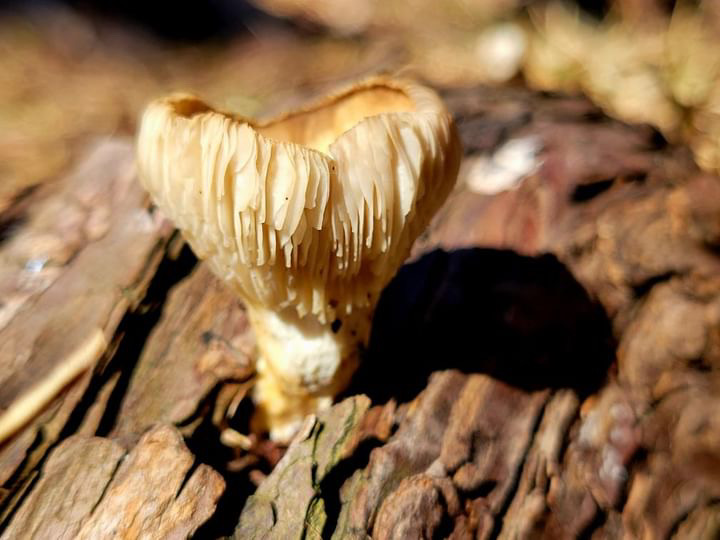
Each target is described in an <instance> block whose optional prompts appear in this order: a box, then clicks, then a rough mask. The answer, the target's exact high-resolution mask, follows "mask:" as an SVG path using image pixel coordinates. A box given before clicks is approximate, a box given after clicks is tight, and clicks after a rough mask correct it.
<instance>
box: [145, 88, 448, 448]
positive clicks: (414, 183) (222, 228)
mask: <svg viewBox="0 0 720 540" xmlns="http://www.w3.org/2000/svg"><path fill="white" fill-rule="evenodd" d="M461 153H462V152H461V147H460V142H459V139H458V136H457V132H456V130H455V126H454V124H453V120H452V117H451V115H450V114H449V113H448V112H447V110H446V109H445V106H444V105H443V103H442V101H441V99H440V98H439V97H438V95H437V94H436V93H435V92H434V91H432V90H430V89H429V88H426V87H424V86H421V85H419V84H417V83H415V82H411V81H409V80H403V79H393V78H389V77H380V76H378V77H373V78H371V79H368V80H365V81H363V82H360V83H358V84H355V85H354V86H351V87H349V88H346V89H345V90H343V91H341V92H339V93H336V94H333V95H331V96H330V97H327V98H325V99H323V100H321V101H319V102H317V103H315V104H313V105H311V106H309V107H306V108H303V109H300V110H298V111H295V112H290V113H286V114H284V115H282V116H280V117H279V118H276V119H273V120H269V121H266V122H256V121H254V120H250V119H246V118H242V117H239V116H236V115H233V114H228V113H223V112H218V111H216V110H214V109H212V108H211V107H210V106H209V105H207V104H205V103H203V102H202V101H200V100H199V99H197V98H195V97H193V96H190V95H184V94H182V95H177V94H176V95H172V96H170V97H166V98H163V99H159V100H157V101H155V102H153V103H151V104H150V105H149V106H148V108H147V110H146V111H145V113H144V115H143V118H142V123H141V127H140V132H139V135H138V166H139V172H140V178H141V181H142V183H143V185H144V186H145V188H146V189H147V190H148V191H149V192H150V194H151V196H152V198H153V199H154V201H155V203H156V204H157V206H158V207H159V208H160V209H161V210H162V212H163V213H165V214H166V215H167V216H169V217H170V218H172V219H173V220H174V222H175V224H176V225H177V227H178V228H179V229H180V230H181V231H182V233H183V235H184V236H185V238H186V239H187V241H188V242H189V244H190V246H191V247H192V249H193V250H194V251H195V253H196V254H197V256H198V257H199V258H200V259H205V260H206V261H207V262H208V263H209V264H210V267H211V268H212V270H213V271H214V272H215V274H216V275H217V276H219V277H220V278H221V279H223V280H225V281H226V282H227V283H228V284H229V285H230V286H231V287H232V288H233V289H234V290H235V291H236V292H237V294H238V295H239V296H240V298H241V299H242V301H243V302H244V304H245V306H246V308H247V312H248V315H249V319H250V321H251V324H252V327H253V329H254V331H255V335H256V341H257V349H258V358H257V359H256V368H257V373H258V381H257V384H256V386H255V389H254V394H253V398H254V400H255V403H256V404H257V408H258V414H259V416H258V417H257V418H260V419H261V420H262V421H263V423H264V426H265V427H266V428H268V429H269V430H270V435H271V437H272V438H273V439H275V440H287V439H288V438H289V437H290V436H291V435H292V434H293V433H294V432H295V431H296V429H297V428H298V426H299V424H300V422H301V421H302V419H303V417H304V416H305V415H307V414H308V413H312V412H315V411H317V410H319V409H322V408H325V407H327V406H329V405H330V404H331V402H332V398H333V396H334V395H336V394H337V393H338V392H339V391H341V390H342V389H343V387H344V386H345V385H346V384H347V383H348V381H349V379H350V376H351V375H352V373H353V371H354V369H355V367H356V366H357V364H358V362H359V355H360V351H361V349H362V348H363V347H364V346H365V345H366V344H367V341H368V338H369V333H370V325H371V319H372V314H373V310H374V308H375V305H376V303H377V300H378V297H379V295H380V292H381V291H382V289H383V287H384V286H385V285H386V284H387V283H388V281H389V280H390V279H391V278H392V277H393V276H394V274H395V272H396V271H397V269H398V268H399V266H400V265H401V264H402V262H403V261H404V259H405V258H406V257H407V256H408V253H409V252H410V248H411V246H412V243H413V242H414V240H415V238H416V237H417V236H418V235H419V234H420V233H421V232H422V231H423V229H424V228H425V227H426V226H427V225H428V223H429V221H430V219H431V217H432V216H433V214H434V213H435V211H436V210H437V209H438V208H439V207H440V205H441V204H442V203H443V202H444V200H445V199H446V197H447V195H448V193H449V192H450V190H451V189H452V187H453V185H454V183H455V179H456V176H457V171H458V167H459V162H460V156H461Z"/></svg>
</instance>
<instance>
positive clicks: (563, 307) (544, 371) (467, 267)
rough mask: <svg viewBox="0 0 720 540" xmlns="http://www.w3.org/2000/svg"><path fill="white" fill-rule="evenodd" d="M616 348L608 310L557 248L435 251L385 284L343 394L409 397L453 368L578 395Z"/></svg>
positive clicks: (598, 380) (603, 372)
mask: <svg viewBox="0 0 720 540" xmlns="http://www.w3.org/2000/svg"><path fill="white" fill-rule="evenodd" d="M614 350H615V344H614V340H613V337H612V331H611V325H610V321H609V319H608V318H607V316H606V314H605V312H604V310H603V309H602V307H601V306H600V304H598V303H597V302H594V301H593V300H591V298H590V297H589V296H588V294H587V292H586V291H585V290H584V289H583V287H582V286H581V285H580V284H579V283H578V282H577V281H576V280H575V278H574V277H573V275H572V274H571V273H570V271H569V270H568V269H567V268H566V267H565V266H564V265H563V264H562V263H561V262H560V261H558V260H557V258H555V256H553V255H542V256H539V257H527V256H522V255H519V254H517V253H515V252H513V251H503V250H494V249H481V248H472V249H463V250H457V251H452V252H446V251H442V250H435V251H432V252H430V253H428V254H426V255H424V256H423V257H421V258H420V259H419V260H417V261H414V262H412V263H409V264H407V265H405V266H404V267H403V268H402V269H401V270H400V272H399V273H398V275H397V276H396V277H395V279H394V280H393V281H392V282H391V283H390V285H389V286H388V287H387V288H386V290H385V291H384V292H383V295H382V296H381V298H380V302H379V304H378V308H377V311H376V313H375V319H374V323H373V329H372V335H371V338H370V344H369V347H368V350H367V351H366V354H365V358H364V361H363V362H362V364H361V368H360V370H359V371H358V373H357V374H356V376H355V378H354V380H353V383H352V385H351V388H350V389H349V390H348V392H347V394H348V395H352V394H355V393H359V392H362V393H365V394H367V395H369V396H370V398H371V399H372V400H373V402H374V403H378V402H383V401H385V400H387V399H389V398H392V397H394V398H396V399H397V400H399V401H400V402H402V401H407V400H409V399H412V398H414V397H415V396H416V395H417V394H418V393H419V392H420V391H421V390H422V389H423V388H424V387H425V385H426V383H427V378H428V376H429V375H430V373H432V372H433V371H437V370H443V369H451V368H455V369H459V370H461V371H464V372H466V373H472V372H475V373H477V372H480V373H487V374H489V375H491V376H493V377H495V378H497V379H500V380H503V381H505V382H507V383H509V384H512V385H514V386H518V387H521V388H523V389H527V390H535V389H539V388H545V387H552V388H573V389H575V390H576V391H577V392H578V393H579V394H580V395H581V396H584V395H588V394H589V393H592V392H593V391H594V390H596V389H597V388H599V387H600V386H601V385H602V383H603V381H604V380H605V378H606V376H607V373H608V369H609V368H610V366H611V365H612V362H613V360H614Z"/></svg>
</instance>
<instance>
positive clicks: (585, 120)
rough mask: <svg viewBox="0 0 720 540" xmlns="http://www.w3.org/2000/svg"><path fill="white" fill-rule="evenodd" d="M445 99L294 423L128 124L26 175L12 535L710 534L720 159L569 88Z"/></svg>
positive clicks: (6, 401) (8, 473) (9, 275)
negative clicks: (437, 204) (442, 176)
mask: <svg viewBox="0 0 720 540" xmlns="http://www.w3.org/2000/svg"><path fill="white" fill-rule="evenodd" d="M445 98H446V99H447V102H448V104H449V106H450V108H451V109H452V111H453V112H454V114H455V115H456V118H457V121H458V126H459V129H460V133H461V137H462V139H463V142H464V145H465V150H466V156H465V160H464V163H463V166H462V170H461V174H460V178H459V180H458V185H457V187H456V189H455V191H454V192H453V193H452V195H451V196H450V198H449V200H448V201H447V203H446V204H445V206H444V207H443V208H442V210H441V211H440V213H439V214H438V216H437V217H436V219H435V220H434V221H433V223H432V225H431V227H430V228H429V230H428V231H427V233H426V234H424V235H423V236H422V237H421V238H420V239H419V240H418V242H417V243H416V245H415V247H414V250H413V255H412V257H411V260H410V261H409V262H408V263H407V264H406V265H405V266H404V267H403V268H402V269H401V271H400V272H399V273H398V275H397V276H396V278H395V279H394V280H393V282H392V283H391V284H390V285H389V286H388V288H387V289H386V291H385V292H384V294H383V297H382V299H381V301H380V304H379V306H378V311H377V313H376V316H375V321H374V326H373V332H372V338H371V341H370V345H369V347H368V350H367V351H366V352H365V360H364V362H363V364H362V367H361V369H360V370H359V372H358V373H357V376H356V377H355V379H354V380H353V383H352V386H351V388H350V389H348V390H347V391H346V392H345V395H344V396H341V397H340V398H339V402H338V404H337V405H335V406H334V407H333V408H331V409H330V410H329V411H326V412H324V413H322V414H319V415H318V416H316V417H310V418H308V419H307V421H306V423H305V425H304V427H303V429H302V430H301V433H299V434H298V436H297V437H296V438H295V440H294V442H293V443H292V444H291V445H290V447H289V448H288V449H287V450H284V449H282V448H279V447H277V446H276V445H273V444H272V443H270V442H269V441H267V440H265V439H264V438H263V436H262V434H258V433H252V432H251V429H250V425H249V417H250V415H251V412H252V407H251V404H250V401H249V399H248V398H247V392H248V390H249V388H250V387H251V385H252V374H253V371H252V362H251V358H252V351H253V346H254V342H253V336H252V332H251V331H250V329H249V327H248V322H247V318H246V316H245V312H244V310H243V307H242V306H241V305H240V304H239V303H238V302H237V300H235V299H234V297H233V296H232V295H231V294H230V293H229V291H228V290H227V289H226V288H225V287H224V286H223V285H222V284H221V283H219V282H218V281H217V280H215V279H214V278H213V277H212V275H211V274H210V273H209V271H208V270H207V269H206V268H205V266H204V265H203V264H196V261H195V259H194V257H193V256H192V254H191V253H190V252H189V251H188V250H187V248H182V247H179V246H180V243H179V241H178V238H177V236H176V235H173V233H172V227H171V226H170V225H169V224H168V223H167V222H166V221H164V220H163V219H162V218H161V216H159V215H157V213H155V212H154V211H153V210H152V209H151V208H149V207H148V204H147V199H146V198H145V195H144V194H143V192H142V190H141V188H140V187H139V185H138V183H137V182H136V180H135V178H134V172H133V168H132V149H131V144H130V142H129V141H123V140H111V141H110V142H105V143H99V144H98V145H96V146H95V147H94V148H93V149H91V150H90V151H89V153H88V157H87V158H86V159H85V160H83V161H82V163H80V164H79V165H78V166H77V168H76V170H75V171H73V172H71V173H70V174H68V175H67V177H65V178H63V179H61V180H60V181H58V182H54V183H53V184H52V185H51V186H52V187H51V188H48V189H44V188H40V189H38V190H36V191H35V192H32V193H30V194H18V204H16V205H15V206H14V207H10V208H8V209H6V210H4V211H3V214H2V215H0V225H3V224H4V225H5V230H4V231H3V235H2V237H3V241H2V243H0V260H2V263H3V270H2V276H0V287H2V290H3V304H2V305H1V306H0V374H1V375H0V408H1V410H2V411H3V413H2V415H0V427H3V426H8V427H6V428H5V429H6V431H5V432H1V433H0V435H2V436H3V442H2V446H1V447H0V481H1V482H2V491H1V492H0V496H1V497H2V499H1V505H2V508H1V512H2V513H1V514H0V519H1V520H2V525H1V526H2V535H3V538H16V537H21V536H32V535H35V536H36V537H53V538H56V537H57V538H65V537H67V538H84V537H87V538H98V537H122V538H137V537H153V538H167V537H172V538H174V537H186V536H189V535H193V534H194V535H195V536H197V537H200V538H207V537H217V536H221V535H229V536H232V535H234V537H236V538H252V537H256V538H283V539H285V538H302V537H308V538H329V537H332V538H368V537H372V538H375V539H385V538H433V537H448V538H455V539H460V538H536V537H541V538H542V537H546V538H557V537H560V538H573V537H580V536H582V537H592V538H606V537H608V538H624V537H627V538H648V539H653V538H665V537H669V536H673V537H677V538H693V539H695V538H715V537H717V535H718V534H720V504H718V500H720V425H719V424H720V397H718V396H720V392H718V390H719V389H720V377H718V372H719V371H720V338H719V336H720V332H718V329H719V328H720V279H719V278H718V276H719V275H720V272H718V270H720V264H719V263H720V258H719V257H718V255H717V254H718V249H717V247H718V245H720V220H718V216H720V181H719V179H718V178H717V177H715V176H712V175H709V174H708V173H703V172H701V171H699V170H698V169H697V167H696V166H695V165H694V163H693V161H692V159H691V155H690V153H689V152H688V150H687V149H686V148H682V147H676V146H671V145H668V144H667V143H665V141H664V140H662V138H661V137H660V136H659V135H658V134H657V133H656V132H654V131H653V130H652V129H650V128H647V127H644V126H628V125H625V124H622V123H620V122H617V121H614V120H611V119H609V118H607V117H605V116H603V115H602V114H601V113H600V111H599V110H598V109H596V108H595V107H594V106H592V105H591V104H590V103H588V102H587V101H586V100H585V99H582V98H578V97H567V96H558V95H547V94H538V93H532V92H530V91H527V90H524V89H520V88H509V89H508V88H505V89H488V88H482V87H480V88H471V89H450V90H446V91H445ZM11 212H12V214H10V213H11ZM93 336H95V338H94V337H93ZM98 336H99V337H98ZM9 412H11V413H13V414H12V415H10V414H9ZM11 417H12V418H11ZM8 418H10V419H11V420H13V421H12V422H10V421H9V420H8ZM3 422H5V423H3Z"/></svg>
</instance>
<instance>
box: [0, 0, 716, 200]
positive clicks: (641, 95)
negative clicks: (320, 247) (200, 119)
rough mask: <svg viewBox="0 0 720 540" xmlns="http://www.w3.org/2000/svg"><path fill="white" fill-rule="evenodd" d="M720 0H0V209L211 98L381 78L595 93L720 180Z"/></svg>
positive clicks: (250, 100)
mask: <svg viewBox="0 0 720 540" xmlns="http://www.w3.org/2000/svg"><path fill="white" fill-rule="evenodd" d="M719 45H720V2H717V1H716V0H696V1H690V0H688V1H677V2H673V1H670V0H607V1H605V2H592V1H589V0H584V1H579V0H578V1H575V2H569V1H566V2H559V1H555V0H548V1H532V0H482V1H481V0H443V1H441V2H439V1H437V0H409V1H404V2H403V1H399V0H394V1H393V0H252V2H245V1H241V0H195V1H192V0H176V1H161V0H157V1H155V2H148V1H147V0H144V1H141V0H128V1H125V2H115V1H112V0H95V1H92V0H66V1H64V2H63V1H59V0H57V1H22V0H18V1H14V2H13V1H7V0H6V1H1V0H0V211H2V210H3V209H4V208H6V207H7V206H8V205H9V204H11V203H12V201H13V200H14V199H15V198H16V197H17V195H18V193H22V192H23V190H28V189H31V188H32V186H34V185H37V184H38V183H40V182H43V181H46V180H50V179H52V178H53V177H54V176H56V175H57V174H58V173H59V172H60V171H61V170H63V169H64V168H65V167H66V166H67V165H68V164H69V163H70V162H71V161H72V159H73V158H74V156H75V153H76V150H77V149H78V148H79V146H80V145H82V142H83V141H84V140H87V139H88V138H89V137H95V136H109V135H114V134H132V133H133V132H134V129H135V126H136V122H137V118H138V115H139V113H140V111H141V110H142V107H143V105H144V104H145V103H146V102H147V101H148V100H149V99H151V98H153V97H155V96H158V95H160V94H163V93H166V92H169V91H172V90H189V91H192V92H195V93H197V94H199V95H201V96H203V97H204V98H205V99H207V100H208V101H210V102H211V103H213V104H214V105H216V106H219V107H221V108H225V109H231V110H234V111H236V112H238V113H240V114H245V115H254V114H258V113H260V112H263V111H265V112H267V111H268V110H269V106H270V104H271V103H270V102H271V101H272V102H273V103H278V104H288V103H290V102H294V101H297V100H300V99H302V98H303V97H305V96H306V95H307V94H308V93H310V92H312V91H314V90H318V89H321V88H323V87H325V86H330V85H333V84H337V83H338V82H340V81H343V80H346V79H351V78H355V77H359V76H362V75H364V74H367V73H370V72H377V71H391V72H400V73H405V74H411V75H413V76H416V77H419V78H422V79H424V80H426V81H427V82H429V83H431V84H433V85H436V86H438V87H441V88H442V87H448V86H468V85H475V84H479V83H482V84H493V85H502V84H507V85H518V84H524V85H528V86H530V87H532V88H536V89H540V90H544V91H552V92H554V91H561V92H570V93H585V94H586V95H588V96H589V97H590V98H591V99H592V100H593V101H594V102H596V103H597V104H598V105H600V106H601V107H603V109H604V110H605V111H606V112H607V113H608V114H610V115H612V116H615V117H618V118H620V119H623V120H625V121H628V122H632V123H647V124H650V125H652V126H654V127H655V128H657V129H658V130H659V131H660V132H661V133H662V134H663V136H664V137H665V138H667V139H668V140H671V141H678V142H686V143H687V144H689V145H690V147H691V148H692V150H693V152H694V155H695V157H696V160H697V161H698V163H699V164H700V165H701V166H702V167H704V168H706V169H710V170H717V169H718V168H720V145H719V144H718V141H719V140H720V86H719V85H718V78H719V76H720V46H719Z"/></svg>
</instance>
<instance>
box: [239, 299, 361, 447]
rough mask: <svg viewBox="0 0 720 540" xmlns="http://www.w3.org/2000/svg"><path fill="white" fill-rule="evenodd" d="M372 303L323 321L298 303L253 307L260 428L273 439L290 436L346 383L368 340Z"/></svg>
mask: <svg viewBox="0 0 720 540" xmlns="http://www.w3.org/2000/svg"><path fill="white" fill-rule="evenodd" d="M371 313H372V310H371V309H355V310H353V312H352V313H351V314H348V315H345V316H343V317H342V318H337V319H335V320H334V321H332V322H329V323H322V322H320V320H319V319H318V318H317V317H315V316H314V315H311V314H309V315H305V316H304V317H300V316H298V314H297V312H296V310H295V309H293V308H288V309H285V310H283V311H280V312H275V311H271V310H267V309H262V308H250V307H249V308H248V315H249V317H250V321H251V323H252V326H253V329H254V330H255V337H256V341H257V349H258V357H257V361H256V369H257V373H258V380H257V384H256V385H255V390H254V394H253V398H254V401H255V403H256V404H257V414H256V417H255V419H254V422H255V425H256V427H258V428H262V429H269V430H270V436H271V437H272V438H273V439H274V440H288V439H289V438H290V437H291V436H292V435H293V434H294V433H295V431H296V430H297V427H298V426H299V425H300V423H301V422H302V420H303V418H304V417H305V416H306V415H307V414H310V413H313V412H317V411H318V410H321V409H324V408H327V407H329V406H330V405H331V403H332V399H333V397H334V396H335V395H337V393H338V392H340V391H342V390H343V388H344V387H345V386H346V385H347V383H348V382H349V380H350V377H351V376H352V373H353V372H354V371H355V368H356V367H357V365H358V363H359V356H360V351H361V350H362V348H363V347H365V346H366V345H367V342H368V338H369V335H370V325H371V318H372V315H371Z"/></svg>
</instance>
